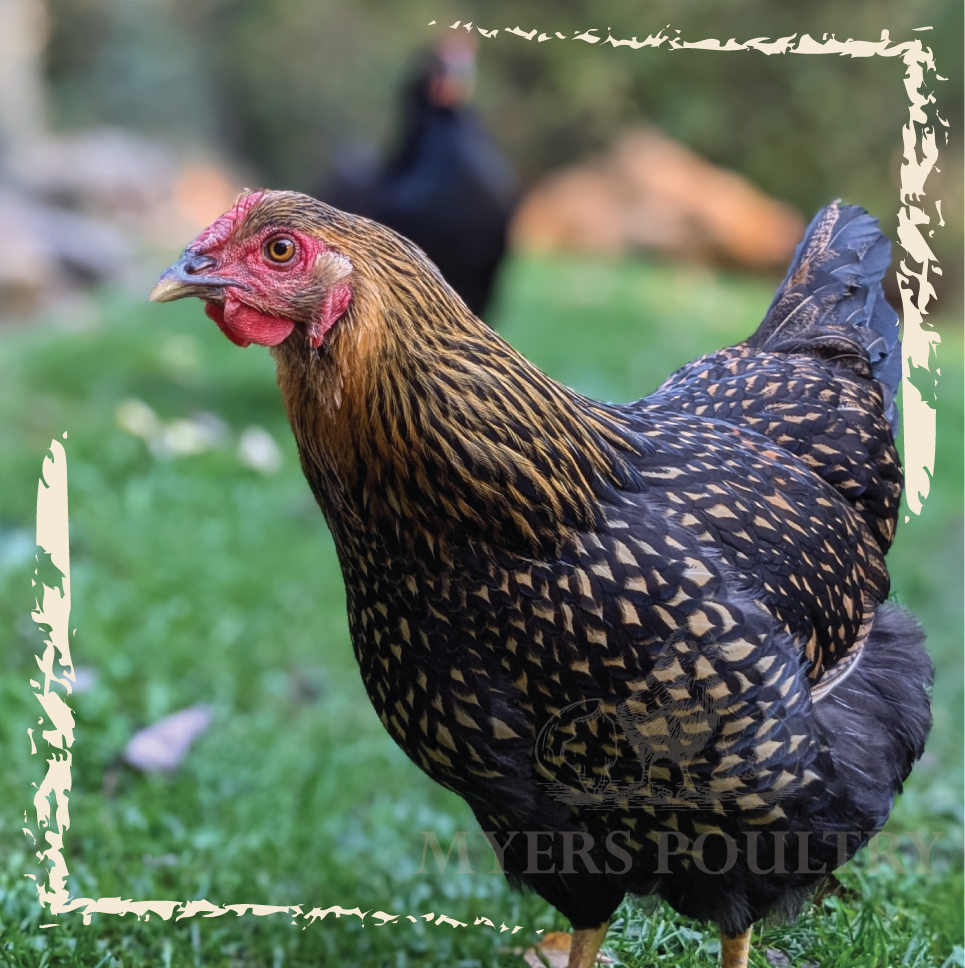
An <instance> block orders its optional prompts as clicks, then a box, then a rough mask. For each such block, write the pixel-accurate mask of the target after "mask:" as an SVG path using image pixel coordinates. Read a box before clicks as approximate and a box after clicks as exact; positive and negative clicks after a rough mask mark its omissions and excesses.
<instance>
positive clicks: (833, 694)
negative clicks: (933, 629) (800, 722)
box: [814, 602, 935, 836]
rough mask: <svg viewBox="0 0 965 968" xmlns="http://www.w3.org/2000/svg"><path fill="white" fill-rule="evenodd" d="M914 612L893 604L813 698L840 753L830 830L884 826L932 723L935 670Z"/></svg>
mask: <svg viewBox="0 0 965 968" xmlns="http://www.w3.org/2000/svg"><path fill="white" fill-rule="evenodd" d="M924 641H925V636H924V633H923V632H922V630H921V626H920V625H919V624H918V622H917V621H916V620H915V618H914V617H913V616H912V615H911V614H910V613H908V612H906V611H905V610H904V609H902V608H899V607H898V606H897V605H894V604H892V603H889V602H885V603H884V604H881V605H879V606H878V608H877V611H876V612H875V618H874V624H873V625H872V627H871V631H870V633H869V634H868V638H867V640H866V642H865V643H864V647H863V648H862V651H861V655H860V657H859V658H858V661H857V664H856V665H855V668H854V670H853V672H851V673H850V674H849V675H847V676H842V677H841V678H840V680H839V681H837V682H835V683H834V684H833V685H832V686H831V687H830V688H829V689H828V690H827V692H826V693H824V694H823V695H822V696H821V698H820V699H819V700H817V701H816V702H815V703H814V718H815V721H816V723H817V725H818V728H819V731H820V733H821V736H822V737H823V739H824V741H825V742H826V743H827V744H828V746H829V747H830V750H831V755H832V757H833V759H834V766H835V772H836V776H835V778H834V779H833V780H832V781H831V783H830V787H829V792H830V793H831V803H830V806H829V807H828V808H827V816H825V817H824V818H823V821H824V822H825V824H826V825H827V827H828V829H833V828H835V827H837V828H839V829H840V828H843V829H848V828H850V829H852V830H856V831H864V832H865V833H866V835H868V836H870V835H871V834H872V833H874V832H875V831H878V830H880V829H881V827H882V826H884V823H885V821H886V820H887V819H888V814H889V813H890V812H891V807H892V805H893V803H894V799H895V797H896V796H897V794H899V793H900V792H901V787H902V784H903V783H904V781H905V780H906V779H907V778H908V774H909V773H910V772H911V767H912V764H913V763H914V762H915V760H917V759H918V757H920V756H921V754H922V751H923V749H924V747H925V739H926V738H927V736H928V733H929V730H930V729H931V724H932V717H931V697H930V692H931V686H932V683H933V681H934V676H935V672H934V668H933V667H932V663H931V659H930V658H929V656H928V652H927V651H926V650H925V646H924Z"/></svg>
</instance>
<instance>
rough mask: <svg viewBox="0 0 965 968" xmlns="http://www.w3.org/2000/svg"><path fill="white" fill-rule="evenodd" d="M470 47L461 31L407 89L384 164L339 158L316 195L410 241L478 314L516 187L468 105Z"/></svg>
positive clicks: (502, 245) (491, 280) (503, 237)
mask: <svg viewBox="0 0 965 968" xmlns="http://www.w3.org/2000/svg"><path fill="white" fill-rule="evenodd" d="M474 50H475V47H474V45H473V44H472V42H471V39H470V38H468V37H465V36H462V35H456V36H450V37H447V38H446V39H445V40H444V41H443V42H442V43H440V44H439V45H438V47H437V49H436V50H434V51H432V52H431V53H430V54H429V55H428V57H427V59H426V62H425V64H424V65H423V67H422V68H421V69H420V71H419V73H418V74H417V75H416V76H415V77H414V79H413V81H412V83H411V85H410V87H409V89H408V90H407V91H406V101H405V112H404V116H403V132H402V139H401V144H400V145H399V148H398V150H397V152H396V153H395V155H394V156H393V157H392V158H391V159H390V160H389V161H388V163H387V164H386V165H385V168H384V169H383V170H372V167H371V165H369V166H366V165H364V164H359V163H358V160H357V159H353V158H351V157H346V158H345V159H344V160H343V161H342V163H341V164H340V165H339V166H338V167H337V168H336V172H335V177H334V178H333V180H332V182H331V183H330V184H329V185H328V186H327V188H326V189H325V191H324V193H323V195H322V197H323V198H325V199H326V200H327V201H329V202H331V203H332V204H333V205H335V206H337V207H338V208H342V209H345V210H347V211H350V212H355V213H356V214H358V215H365V216H368V217H369V218H373V219H375V220H376V221H379V222H381V223H383V224H384V225H388V226H390V227H391V228H394V229H395V230H396V231H398V232H401V233H402V234H403V235H405V236H406V237H407V238H409V239H411V240H412V241H413V242H415V243H416V245H418V246H420V247H421V248H422V249H423V250H424V251H425V252H426V253H427V254H428V256H429V257H430V258H431V259H432V260H433V262H435V264H436V265H437V266H438V267H439V270H440V271H441V272H442V274H443V275H444V276H445V277H446V281H447V282H448V283H449V284H450V285H451V286H452V287H453V289H455V290H456V292H458V293H459V295H460V296H461V297H462V299H463V301H464V302H465V303H466V305H467V306H468V307H469V308H470V309H471V310H472V311H473V312H474V313H475V314H476V315H477V316H480V317H482V316H484V315H485V313H486V309H487V307H488V306H489V303H490V300H491V297H492V290H493V285H494V283H495V279H496V273H497V271H498V269H499V266H500V264H501V262H502V259H503V256H504V254H505V252H506V240H507V232H508V227H509V219H510V216H511V215H512V213H513V209H514V208H515V204H516V198H517V185H516V177H515V175H514V173H513V171H512V169H511V167H510V166H509V163H508V162H507V161H506V159H505V158H504V157H503V156H502V154H501V153H500V151H499V149H498V148H497V146H496V144H495V143H494V142H493V139H492V137H491V136H490V135H489V133H488V132H487V131H486V129H485V127H484V126H483V124H482V122H481V121H480V119H479V117H478V115H477V114H476V113H475V112H474V111H473V110H472V108H471V107H469V105H468V101H469V98H470V96H471V94H472V88H473V82H474ZM367 167H368V169H369V170H366V168H367Z"/></svg>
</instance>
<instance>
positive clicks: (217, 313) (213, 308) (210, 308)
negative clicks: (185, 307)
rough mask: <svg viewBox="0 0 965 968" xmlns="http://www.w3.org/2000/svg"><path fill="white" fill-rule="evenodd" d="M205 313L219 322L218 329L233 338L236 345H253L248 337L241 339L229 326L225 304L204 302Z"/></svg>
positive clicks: (232, 340)
mask: <svg viewBox="0 0 965 968" xmlns="http://www.w3.org/2000/svg"><path fill="white" fill-rule="evenodd" d="M204 314H205V315H206V316H207V317H208V318H209V319H213V320H214V321H215V322H216V323H217V324H218V329H220V330H221V332H222V333H224V334H225V336H227V337H228V339H230V340H231V342H232V343H234V344H235V346H240V347H242V348H244V347H245V346H251V341H250V340H246V339H239V338H238V337H237V336H235V334H234V333H232V332H231V330H230V329H229V328H228V326H227V324H226V323H225V321H224V306H219V305H218V304H217V303H205V304H204Z"/></svg>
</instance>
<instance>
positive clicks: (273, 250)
mask: <svg viewBox="0 0 965 968" xmlns="http://www.w3.org/2000/svg"><path fill="white" fill-rule="evenodd" d="M265 253H266V255H267V256H268V258H269V259H271V261H272V262H290V261H291V258H292V256H293V255H294V254H295V243H294V242H292V240H291V239H287V238H285V237H284V236H281V237H279V238H276V239H269V241H268V242H267V243H265Z"/></svg>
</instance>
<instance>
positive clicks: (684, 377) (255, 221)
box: [156, 193, 932, 966]
mask: <svg viewBox="0 0 965 968" xmlns="http://www.w3.org/2000/svg"><path fill="white" fill-rule="evenodd" d="M239 206H240V208H239V210H238V213H237V214H236V215H234V216H233V217H228V216H226V219H227V222H224V223H223V224H222V225H221V226H220V228H217V229H214V228H213V230H211V231H209V233H208V234H207V236H205V235H204V234H203V235H202V236H201V237H199V240H196V242H195V243H193V244H192V246H190V247H189V249H188V250H187V252H186V254H185V257H184V259H182V260H181V262H180V263H179V264H178V265H177V266H175V267H173V268H172V270H169V273H168V274H166V275H165V276H164V277H162V283H161V284H160V285H159V287H158V290H156V295H157V297H158V298H162V299H164V298H176V297H177V296H180V295H189V294H190V295H202V296H203V297H204V298H205V299H206V300H208V303H209V308H208V312H209V315H212V316H213V317H214V318H215V319H216V320H218V322H219V325H221V326H222V328H224V329H225V331H226V332H227V333H228V335H229V336H231V337H232V338H233V339H235V341H236V342H237V341H239V339H238V335H239V333H241V332H242V329H241V327H242V324H243V327H244V329H243V333H244V336H245V339H246V340H248V339H250V340H253V341H256V342H264V343H266V344H270V345H273V346H274V349H273V353H274V355H275V358H276V362H277V372H278V381H279V386H280V388H281V391H282V395H283V398H284V400H285V406H286V408H287V411H288V415H289V419H290V422H291V426H292V430H293V432H294V434H295V437H296V440H297V442H298V447H299V453H300V455H301V460H302V466H303V469H304V472H305V475H306V477H307V479H308V482H309V484H310V486H311V488H312V490H313V492H314V494H315V496H316V498H317V500H318V503H319V505H320V507H321V509H322V511H323V513H324V514H325V516H326V519H327V521H328V523H329V526H330V528H331V530H332V534H333V535H334V538H335V542H336V546H337V549H338V554H339V559H340V562H341V566H342V571H343V576H344V579H345V586H346V597H347V605H348V613H349V621H350V628H351V634H352V641H353V645H354V649H355V654H356V657H357V659H358V662H359V668H360V670H361V673H362V678H363V681H364V683H365V686H366V689H367V691H368V694H369V696H370V698H371V700H372V703H373V706H374V707H375V710H376V712H377V714H378V715H379V717H380V719H381V720H382V722H383V724H384V725H385V727H386V729H387V730H388V731H389V733H390V734H391V735H392V736H393V738H394V739H395V740H396V742H397V743H398V744H399V745H400V746H401V747H402V748H403V749H404V750H405V751H406V753H407V754H408V755H409V756H410V757H411V758H412V760H413V761H414V762H415V763H416V764H418V765H419V766H420V768H422V769H423V770H424V771H425V772H426V773H428V774H429V775H430V776H431V777H433V778H434V779H435V780H437V781H438V782H440V783H441V784H443V785H444V786H446V787H448V788H449V789H451V790H454V791H455V792H456V793H458V794H459V795H460V796H462V797H464V798H465V800H466V801H467V802H468V803H469V805H470V806H471V807H472V809H473V811H474V813H475V815H476V817H477V819H478V820H479V823H480V825H481V827H482V829H483V830H484V831H486V832H487V836H489V837H490V839H491V842H492V843H493V844H494V849H496V850H497V853H499V854H501V860H502V863H503V867H504V869H505V870H506V872H507V875H508V876H509V877H510V879H511V880H513V881H515V882H517V883H520V882H521V883H523V884H526V885H528V886H529V887H531V888H532V889H533V890H535V891H537V892H538V893H539V894H540V895H541V896H542V897H544V898H545V899H546V900H547V901H549V902H550V903H551V904H553V905H554V906H555V907H556V908H557V909H558V910H560V911H561V912H563V913H564V914H565V915H566V916H567V917H568V918H569V919H570V921H571V922H572V923H573V925H574V928H576V929H577V930H578V931H580V932H583V934H581V935H580V937H581V939H582V940H581V942H580V944H578V945H577V946H575V948H574V951H577V949H579V953H578V954H574V956H573V957H574V959H576V960H573V961H572V962H571V963H572V964H574V965H575V964H580V965H581V966H582V965H583V964H590V963H591V962H592V958H593V956H594V955H595V946H596V945H597V944H598V943H599V938H600V937H602V928H601V926H604V925H605V924H606V922H607V920H608V919H609V918H610V917H611V915H612V914H613V912H614V910H615V909H616V907H617V905H618V904H619V903H620V901H621V900H622V898H623V897H624V895H625V894H626V893H633V894H658V895H660V896H661V897H663V898H665V899H666V900H667V901H668V902H669V903H670V904H671V905H672V906H673V907H674V908H675V909H676V910H678V911H680V912H682V913H683V914H685V915H688V916H692V917H696V918H702V919H709V920H712V921H714V922H716V923H717V924H718V925H719V926H720V928H721V930H722V932H723V933H724V935H725V936H741V935H743V934H744V933H745V932H746V930H747V929H748V928H749V926H750V925H751V924H752V923H753V922H754V921H755V920H757V919H759V918H761V917H763V916H765V915H767V914H769V913H772V912H778V913H782V914H793V913H794V912H795V911H796V910H797V909H798V908H799V906H800V904H801V903H802V902H803V900H804V899H805V898H806V896H807V894H808V892H809V890H810V889H811V888H812V887H813V886H814V884H815V883H816V882H817V881H819V880H820V879H821V878H822V877H824V876H826V875H827V874H828V873H830V871H831V870H833V869H834V868H835V867H836V866H838V865H840V864H841V863H842V862H843V861H844V860H845V859H847V857H849V856H850V855H851V854H853V853H854V852H855V851H856V850H857V849H858V848H859V847H860V846H861V845H862V844H863V843H864V842H865V841H866V840H867V839H868V837H869V836H870V835H871V834H872V833H873V832H875V831H876V830H878V829H880V827H881V825H882V824H883V823H884V821H885V819H886V818H887V815H888V813H889V811H890V809H891V805H892V802H893V799H894V796H895V795H896V793H897V792H898V791H899V790H900V788H901V783H902V781H903V780H904V779H905V777H906V776H907V775H908V772H909V771H910V769H911V764H912V762H913V760H914V759H915V758H916V757H917V756H918V755H920V753H921V750H922V746H923V743H924V739H925V736H926V734H927V731H928V728H929V725H930V714H929V704H928V697H927V695H926V687H927V685H928V683H929V682H930V680H931V674H932V673H931V665H930V663H929V661H928V657H927V653H925V651H924V649H923V647H922V635H921V633H920V630H919V629H918V626H917V623H915V621H914V620H913V619H912V618H911V617H910V616H908V615H906V614H905V613H903V612H901V611H900V610H898V609H897V608H896V607H895V606H891V605H888V604H885V599H886V597H887V595H888V575H887V570H886V568H885V564H884V555H885V552H886V551H887V549H888V546H889V545H890V542H891V539H892V537H893V534H894V529H895V522H896V515H897V508H898V499H899V495H900V489H901V471H900V465H899V463H898V458H897V454H896V451H895V447H894V440H893V429H892V425H891V424H890V423H889V420H892V421H893V420H894V419H895V413H894V392H895V388H896V385H897V373H898V369H896V361H897V367H898V368H899V369H900V357H899V355H898V353H899V350H898V343H897V318H896V316H895V314H894V312H893V310H891V309H890V307H888V306H887V304H886V303H885V302H884V299H883V296H882V295H881V291H880V285H879V281H880V278H881V274H882V273H883V271H884V269H885V268H886V266H887V263H888V244H887V241H886V240H884V238H883V237H882V236H881V235H880V233H879V232H878V230H877V226H876V223H874V221H873V220H872V219H870V218H869V217H868V216H867V215H866V214H864V213H863V212H862V211H861V210H860V209H855V208H850V207H842V206H839V205H834V206H830V207H829V208H828V209H825V210H824V212H822V213H821V214H820V215H819V216H818V217H817V218H816V219H815V221H814V223H812V226H811V228H810V229H809V231H808V236H807V237H806V239H805V241H804V243H802V246H801V248H800V249H799V252H798V254H797V257H796V260H795V264H794V265H793V266H792V268H791V271H790V272H789V274H788V278H787V279H785V282H784V284H783V285H782V287H781V289H780V290H779V292H778V296H777V297H776V299H775V302H774V304H773V305H772V307H771V310H770V312H769V314H768V316H767V318H766V319H765V321H764V323H763V324H762V325H761V327H760V328H759V329H758V331H757V332H756V333H755V334H754V335H753V336H751V337H750V338H749V339H748V340H747V341H746V342H744V343H742V344H739V345H738V346H735V347H730V348H727V349H725V350H722V351H720V352H718V353H715V354H712V355H710V356H708V357H704V358H702V359H700V360H698V361H696V362H695V363H693V364H690V365H689V366H687V367H685V368H683V369H682V370H680V371H678V373H676V374H674V375H673V376H672V377H671V378H670V379H669V380H668V381H667V382H666V383H665V384H664V385H663V386H662V387H661V388H659V389H658V390H657V391H656V392H655V393H654V394H652V395H651V396H649V397H646V398H644V399H642V400H640V401H637V402H635V403H631V404H623V405H612V404H603V403H597V402H595V401H592V400H589V399H586V398H585V397H582V396H580V395H579V394H576V393H574V392H573V391H571V390H569V389H567V388H566V387H563V386H561V385H560V384H558V383H556V382H555V381H553V380H551V379H549V378H548V377H546V376H545V375H544V374H542V373H541V372H540V371H539V370H537V369H536V368H535V367H533V366H532V365H531V364H529V363H528V362H527V361H526V360H524V359H523V358H522V357H520V356H519V355H518V354H517V353H516V352H515V351H514V350H513V349H512V348H511V347H509V346H508V345H507V344H506V343H505V342H503V341H502V340H500V339H499V337H498V336H496V335H495V334H493V333H492V332H491V331H490V330H488V328H487V327H485V326H484V324H482V323H481V322H480V321H479V320H477V319H476V318H475V317H473V316H472V314H471V313H469V312H468V311H467V310H466V308H465V307H464V306H463V304H462V303H461V302H460V300H459V299H458V298H457V297H456V296H455V294H454V293H453V292H452V291H451V290H450V289H449V287H448V286H447V285H446V284H445V283H444V282H443V281H442V279H441V278H440V277H439V275H438V273H437V272H436V271H435V270H434V267H433V266H432V264H431V263H429V262H428V261H427V260H426V259H425V257H424V256H423V255H422V254H421V252H419V250H418V249H416V248H415V247H414V246H412V245H411V244H410V243H408V242H407V241H406V240H404V239H402V238H400V237H399V236H397V235H395V234H394V233H392V232H389V231H388V230H386V229H383V228H382V227H380V226H376V225H374V224H373V223H370V222H367V221H365V220H363V219H358V218H354V217H351V216H346V215H344V214H342V213H339V212H336V211H335V210H332V209H330V208H328V207H327V206H324V205H322V204H321V203H317V202H314V201H313V200H310V199H307V198H305V197H304V196H298V195H294V194H292V193H261V194H259V195H258V196H257V197H253V196H249V197H248V198H247V199H243V200H242V201H241V202H240V203H239ZM217 224H218V223H216V225H217ZM278 238H285V239H289V240H290V241H291V240H293V244H294V245H295V246H296V247H297V250H298V253H299V256H298V257H299V258H303V261H304V263H305V264H304V267H302V268H298V267H297V265H296V267H295V268H294V269H292V270H290V272H291V274H290V275H288V276H285V277H280V282H279V283H278V285H276V286H275V287H274V288H272V287H270V286H269V284H268V283H267V282H265V281H264V280H265V279H268V280H269V282H270V281H271V280H272V278H274V277H272V276H271V275H265V271H264V267H259V266H257V265H253V264H252V260H253V259H254V258H256V257H258V256H260V255H261V254H262V253H265V252H267V251H268V249H266V246H268V247H270V246H271V245H273V244H274V243H275V241H276V240H277V239H278ZM212 240H213V241H212ZM253 253H254V255H253ZM302 254H304V255H302ZM308 256H310V258H308ZM199 260H200V261H199ZM205 260H208V261H205ZM205 273H212V274H213V275H208V276H205ZM297 273H301V274H302V275H301V277H299V276H298V275H297ZM226 280H237V283H236V284H233V283H231V282H229V281H226ZM243 287H247V288H243ZM333 291H337V292H340V293H342V295H341V296H339V297H338V298H335V297H333V296H332V295H331V293H332V292H333ZM345 293H348V295H345ZM232 299H235V300H241V301H242V303H243V309H242V310H238V309H235V308H233V307H234V305H235V303H233V302H232ZM333 306H336V307H337V309H334V310H333V308H332V307H333ZM252 314H256V315H257V314H261V316H263V317H264V323H263V329H261V330H260V329H259V324H258V322H257V319H256V315H252ZM280 319H285V320H287V321H288V323H290V326H289V327H288V329H287V335H286V336H284V338H279V337H280V331H279V320H280ZM319 333H321V334H322V335H321V336H319ZM259 334H260V335H259ZM587 938H592V939H594V940H593V943H592V945H589V947H587V944H589V942H587V943H586V944H584V941H586V939H587ZM590 948H592V951H590V953H589V954H587V951H588V950H590ZM727 950H730V949H727V948H726V947H725V953H726V951H727ZM742 950H743V949H742ZM741 957H746V951H745V954H744V955H743V956H741ZM580 959H582V960H580ZM587 959H590V960H587ZM734 963H735V964H740V963H741V962H740V961H735V962H734Z"/></svg>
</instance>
